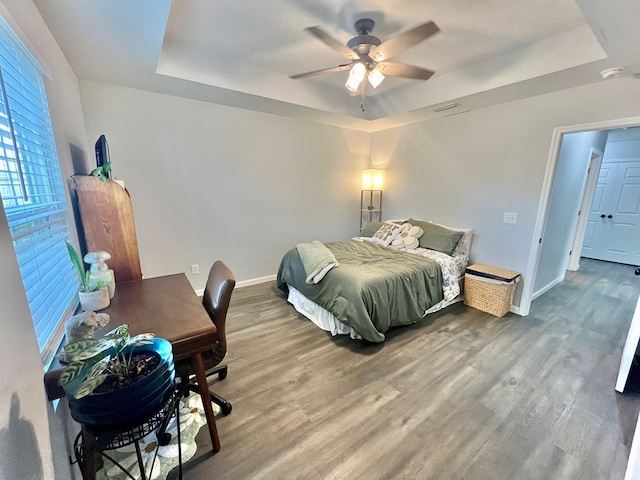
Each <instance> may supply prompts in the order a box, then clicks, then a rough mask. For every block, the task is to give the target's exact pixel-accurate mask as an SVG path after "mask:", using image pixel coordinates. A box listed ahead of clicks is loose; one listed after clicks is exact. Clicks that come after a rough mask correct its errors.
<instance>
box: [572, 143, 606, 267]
mask: <svg viewBox="0 0 640 480" xmlns="http://www.w3.org/2000/svg"><path fill="white" fill-rule="evenodd" d="M603 155H604V152H601V151H600V150H598V149H597V148H591V150H590V151H589V157H590V158H589V173H588V174H587V181H586V182H585V185H584V189H583V191H582V203H581V205H580V215H579V216H578V225H577V226H576V234H575V236H574V238H573V243H572V244H571V253H570V254H569V264H568V265H567V270H571V271H574V272H575V271H577V270H578V269H579V268H580V253H581V251H582V244H583V242H584V235H585V233H586V231H587V224H588V223H589V212H590V211H591V203H592V202H593V196H594V194H595V193H596V186H597V185H598V177H599V175H600V166H601V165H602V156H603Z"/></svg>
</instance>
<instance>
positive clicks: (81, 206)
mask: <svg viewBox="0 0 640 480" xmlns="http://www.w3.org/2000/svg"><path fill="white" fill-rule="evenodd" d="M71 178H72V181H73V188H74V190H75V193H76V196H77V199H78V210H79V212H80V221H81V222H82V229H83V232H84V239H85V242H86V246H87V251H89V252H95V251H98V250H104V251H106V252H109V254H111V260H109V261H108V262H107V264H108V265H109V268H111V269H112V270H113V273H114V275H115V279H116V284H117V282H126V281H129V280H140V279H141V278H142V271H141V269H140V256H139V253H138V238H137V236H136V226H135V223H134V219H133V208H132V206H131V198H130V197H129V192H128V191H127V190H126V189H125V188H123V187H122V186H120V184H118V183H117V182H115V181H114V180H110V179H107V180H106V181H105V182H102V181H100V179H99V178H98V177H93V176H90V175H74V176H73V177H71Z"/></svg>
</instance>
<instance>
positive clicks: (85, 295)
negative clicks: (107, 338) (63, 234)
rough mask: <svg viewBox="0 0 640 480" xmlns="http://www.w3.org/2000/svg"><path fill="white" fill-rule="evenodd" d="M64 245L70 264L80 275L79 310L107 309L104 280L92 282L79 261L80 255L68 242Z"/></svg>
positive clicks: (108, 299) (106, 293) (109, 301)
mask: <svg viewBox="0 0 640 480" xmlns="http://www.w3.org/2000/svg"><path fill="white" fill-rule="evenodd" d="M66 244H67V250H68V252H69V257H70V258H71V263H72V264H73V266H74V267H75V268H76V270H77V271H78V274H79V275H80V289H79V291H78V297H79V298H80V308H82V310H84V311H85V312H87V311H96V310H102V309H103V308H107V307H108V306H109V304H110V303H111V300H110V298H109V290H108V289H107V282H105V281H104V280H96V281H93V280H92V279H91V272H90V271H89V270H86V269H85V268H84V264H83V263H82V260H80V255H78V252H77V251H76V249H75V247H74V246H73V245H71V244H70V243H69V242H66Z"/></svg>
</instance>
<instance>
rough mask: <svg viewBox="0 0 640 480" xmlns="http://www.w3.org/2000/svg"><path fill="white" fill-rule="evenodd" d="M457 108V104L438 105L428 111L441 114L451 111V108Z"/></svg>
mask: <svg viewBox="0 0 640 480" xmlns="http://www.w3.org/2000/svg"><path fill="white" fill-rule="evenodd" d="M459 106H460V104H458V103H445V104H443V105H438V106H437V107H433V108H431V109H430V110H431V111H432V112H436V113H437V112H443V111H445V110H451V109H452V108H456V107H459Z"/></svg>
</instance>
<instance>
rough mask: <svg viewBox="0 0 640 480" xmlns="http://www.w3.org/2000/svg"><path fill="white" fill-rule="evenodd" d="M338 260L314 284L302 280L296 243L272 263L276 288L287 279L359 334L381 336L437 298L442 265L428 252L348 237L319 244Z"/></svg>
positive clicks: (414, 317) (381, 338) (416, 316)
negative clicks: (422, 253)
mask: <svg viewBox="0 0 640 480" xmlns="http://www.w3.org/2000/svg"><path fill="white" fill-rule="evenodd" d="M325 245H326V246H327V248H329V250H331V252H332V253H333V254H334V256H335V257H336V260H337V261H338V263H339V264H340V266H339V267H336V268H333V269H331V270H330V271H329V272H328V273H327V274H326V276H325V277H324V279H323V280H322V281H321V282H319V283H317V284H307V283H306V282H305V279H306V275H305V271H304V268H303V266H302V262H301V261H300V256H299V255H298V251H297V249H296V248H293V249H291V250H289V251H288V252H287V253H286V254H285V256H284V257H283V259H282V261H281V262H280V268H279V269H278V277H277V284H278V288H280V289H281V290H284V291H286V290H287V285H291V286H292V287H294V288H295V289H296V290H298V291H300V293H302V294H303V295H304V296H305V297H307V298H308V299H309V300H311V301H313V302H315V303H317V304H318V305H320V306H321V307H323V308H324V309H326V310H328V311H329V312H331V313H332V314H333V315H334V316H335V317H336V318H337V319H338V320H339V321H340V322H342V323H344V324H346V325H349V326H350V327H352V328H353V329H354V330H355V331H356V332H357V333H358V334H360V335H361V336H362V338H364V339H365V340H368V341H370V342H376V343H379V342H382V341H384V339H385V336H384V332H386V331H387V330H388V329H389V327H392V326H395V325H406V324H410V323H415V322H417V321H418V320H420V319H421V318H423V316H424V312H425V311H426V310H427V309H429V308H430V307H432V306H433V305H435V304H436V303H438V302H439V301H441V300H442V299H443V293H442V271H441V269H440V267H439V266H438V264H437V263H436V262H435V261H433V260H431V259H428V258H424V257H420V256H418V255H413V254H410V253H405V252H400V251H397V250H393V249H390V248H385V247H382V246H380V245H377V244H374V243H371V242H358V241H354V240H350V241H346V242H336V243H327V244H325Z"/></svg>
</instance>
